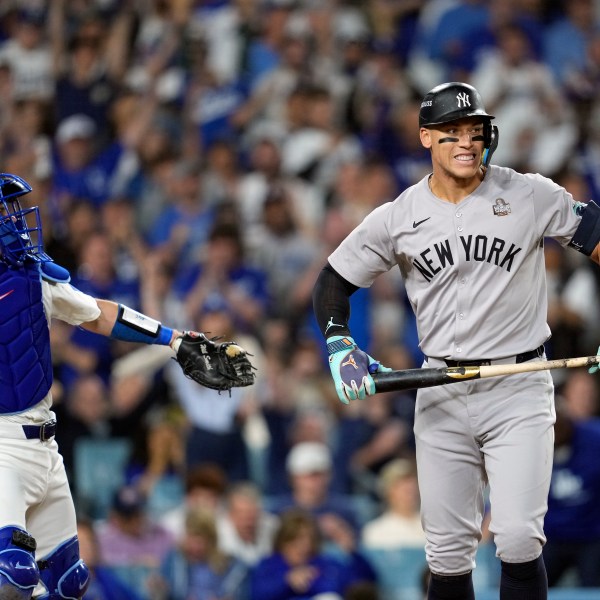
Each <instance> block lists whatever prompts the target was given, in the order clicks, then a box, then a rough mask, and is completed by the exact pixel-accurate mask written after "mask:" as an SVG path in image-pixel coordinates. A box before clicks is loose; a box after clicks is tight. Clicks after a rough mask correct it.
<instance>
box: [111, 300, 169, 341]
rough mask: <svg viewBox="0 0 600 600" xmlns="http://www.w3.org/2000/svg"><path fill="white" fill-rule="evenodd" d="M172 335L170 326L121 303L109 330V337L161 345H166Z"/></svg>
mask: <svg viewBox="0 0 600 600" xmlns="http://www.w3.org/2000/svg"><path fill="white" fill-rule="evenodd" d="M172 336H173V330H172V329H171V328H169V327H165V326H164V325H163V324H162V323H160V322H159V321H156V320H155V319H151V318H150V317H147V316H146V315H143V314H142V313H139V312H137V311H135V310H133V309H131V308H129V307H127V306H124V305H122V304H119V312H118V313H117V320H116V321H115V324H114V326H113V328H112V331H111V332H110V337H111V338H113V339H115V340H122V341H124V342H133V343H138V344H159V345H161V346H168V345H169V344H170V343H171V337H172Z"/></svg>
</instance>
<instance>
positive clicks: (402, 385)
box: [373, 367, 479, 393]
mask: <svg viewBox="0 0 600 600" xmlns="http://www.w3.org/2000/svg"><path fill="white" fill-rule="evenodd" d="M478 377H479V369H478V368H463V367H454V368H452V369H448V368H439V369H405V370H403V371H387V372H383V373H375V374H373V381H374V382H375V390H376V392H377V393H379V392H392V391H401V390H414V389H418V388H425V387H433V386H436V385H444V384H446V383H458V382H459V381H465V380H467V379H477V378H478Z"/></svg>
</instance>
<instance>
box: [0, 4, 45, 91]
mask: <svg viewBox="0 0 600 600" xmlns="http://www.w3.org/2000/svg"><path fill="white" fill-rule="evenodd" d="M44 8H45V7H40V6H38V7H33V6H29V7H27V6H21V7H20V8H19V9H17V12H16V19H15V21H14V29H13V30H12V32H11V37H9V39H8V40H6V41H5V42H3V43H2V44H1V45H0V63H2V64H5V65H7V66H8V67H9V69H10V72H11V75H12V78H13V97H14V98H16V99H25V98H37V99H39V100H43V101H47V100H50V99H51V98H52V95H53V93H54V65H53V55H52V49H51V46H50V43H49V39H48V35H47V32H46V15H45V10H44Z"/></svg>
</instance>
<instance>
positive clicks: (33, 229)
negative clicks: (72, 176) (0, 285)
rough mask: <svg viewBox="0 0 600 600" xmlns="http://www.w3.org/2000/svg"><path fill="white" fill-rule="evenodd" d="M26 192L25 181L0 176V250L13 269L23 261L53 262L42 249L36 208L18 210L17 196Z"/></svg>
mask: <svg viewBox="0 0 600 600" xmlns="http://www.w3.org/2000/svg"><path fill="white" fill-rule="evenodd" d="M29 192H31V186H30V185H29V184H28V183H27V182H26V181H25V180H24V179H21V178H20V177H18V176H17V175H11V174H10V173H0V250H1V252H2V259H3V260H4V261H5V262H7V263H9V264H10V265H12V266H19V265H20V264H22V263H23V262H24V261H25V260H26V259H29V260H31V261H34V262H46V261H51V260H52V259H51V258H50V257H49V256H48V255H47V254H46V253H45V252H44V249H43V245H42V243H43V240H42V224H41V220H40V212H39V209H38V207H37V206H34V207H32V208H22V207H21V203H20V201H19V197H20V196H24V195H25V194H29ZM32 236H33V237H32Z"/></svg>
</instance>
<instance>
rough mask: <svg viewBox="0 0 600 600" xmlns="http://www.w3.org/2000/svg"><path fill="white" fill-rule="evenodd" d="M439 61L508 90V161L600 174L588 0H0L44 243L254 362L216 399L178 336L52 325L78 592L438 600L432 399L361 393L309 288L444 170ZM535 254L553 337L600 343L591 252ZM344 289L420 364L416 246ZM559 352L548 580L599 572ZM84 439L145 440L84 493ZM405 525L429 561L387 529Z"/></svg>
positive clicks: (557, 346)
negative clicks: (350, 394) (326, 334)
mask: <svg viewBox="0 0 600 600" xmlns="http://www.w3.org/2000/svg"><path fill="white" fill-rule="evenodd" d="M449 80H460V81H467V82H470V83H472V84H473V85H475V86H476V87H477V88H478V89H479V91H480V92H481V94H482V96H483V99H484V101H485V105H486V109H487V111H488V112H490V113H491V114H494V115H496V120H495V124H497V125H498V127H499V131H500V144H499V147H498V150H497V151H496V153H495V155H494V159H493V160H494V163H496V164H499V165H503V166H510V167H513V168H515V169H517V170H521V171H534V172H540V173H542V174H543V175H546V176H548V177H552V178H553V179H555V180H556V181H557V182H559V183H560V184H562V185H563V186H565V187H566V188H567V189H568V190H569V191H570V192H571V193H572V194H573V196H574V198H575V199H576V200H578V201H582V202H587V201H588V200H589V199H591V198H595V199H596V200H598V199H600V168H599V165H600V94H599V93H598V92H599V91H600V2H598V1H597V0H596V1H594V0H562V1H561V0H519V1H518V2H517V1H516V0H395V1H393V0H392V1H390V0H317V1H315V0H3V1H2V2H1V3H0V157H1V161H0V167H1V168H0V170H1V171H4V172H10V173H15V174H17V175H19V176H20V177H23V178H24V179H25V180H27V181H28V182H29V183H30V184H31V185H32V187H33V192H32V193H31V194H29V195H28V196H27V200H28V201H30V202H31V203H32V204H34V205H38V206H39V207H40V210H41V212H42V218H43V224H44V235H45V240H44V242H45V247H46V250H47V252H48V253H49V254H50V255H51V256H52V257H53V258H54V260H55V261H56V262H57V263H58V264H60V265H62V266H64V267H66V268H68V269H69V271H70V273H71V278H72V283H73V284H74V285H75V286H76V287H78V288H80V289H81V290H83V291H85V292H88V293H90V294H92V295H94V296H97V297H103V298H109V299H111V300H114V301H117V302H122V303H124V304H126V305H128V306H130V307H132V308H135V309H137V310H140V311H142V312H144V313H145V314H148V315H151V316H152V317H154V318H156V319H158V320H162V321H165V322H168V323H169V324H172V326H174V327H177V328H178V329H196V330H200V331H204V332H209V334H210V335H222V336H224V337H225V338H229V339H235V340H236V341H237V342H238V343H240V344H241V345H242V346H244V347H245V348H246V349H247V350H248V351H249V352H250V353H251V354H252V361H253V363H254V364H255V366H256V367H257V380H256V384H255V385H254V386H252V387H249V388H244V389H234V390H233V391H232V393H231V394H230V395H229V394H226V393H225V394H219V393H217V392H215V391H213V390H207V389H204V388H201V387H199V386H197V385H196V384H194V383H193V382H191V381H190V380H188V379H186V378H185V377H184V376H183V375H182V374H181V372H180V371H179V369H178V367H177V365H176V364H175V363H174V362H173V361H171V360H170V356H171V354H170V353H169V350H168V349H166V348H161V347H154V346H151V347H144V348H133V349H132V348H131V346H130V345H127V344H123V343H120V342H118V341H114V340H109V339H106V338H102V337H100V336H95V335H93V334H90V333H87V332H84V331H82V330H80V329H78V328H72V327H70V326H67V325H65V324H62V323H55V324H54V325H53V328H52V333H51V338H52V351H53V356H54V359H55V365H54V367H55V383H54V386H53V396H54V399H55V410H56V413H57V415H58V432H57V440H58V443H59V446H60V448H61V449H62V453H63V456H64V460H65V464H66V467H67V470H68V473H69V477H70V481H71V484H72V487H73V490H74V495H75V499H76V502H77V508H78V510H79V512H80V515H81V516H80V529H79V536H80V542H81V547H82V555H83V557H84V559H85V560H86V561H87V562H88V564H89V565H90V566H91V568H92V572H93V584H92V586H91V588H90V591H89V592H88V594H87V595H86V598H88V597H89V598H90V599H91V600H118V599H120V598H134V599H135V598H139V599H140V600H178V599H181V600H196V599H197V600H204V599H210V600H259V599H260V600H264V599H266V600H269V599H272V600H288V599H289V600H301V599H303V598H306V597H315V598H321V599H322V600H340V599H343V600H354V599H356V600H359V599H362V600H376V599H379V600H396V597H394V591H395V590H396V591H397V590H398V589H399V588H398V583H397V581H396V580H394V578H393V575H397V574H398V571H400V573H401V574H402V568H406V571H405V572H404V577H405V579H406V580H410V581H411V582H410V585H408V586H407V588H406V591H404V592H403V593H404V595H402V596H400V597H401V598H409V599H410V598H411V596H409V594H413V596H412V597H414V598H415V600H416V599H417V598H420V597H421V596H420V594H422V591H421V590H422V586H424V585H426V584H425V583H424V582H426V571H425V570H424V562H423V560H424V558H423V556H421V555H422V546H423V539H422V531H421V530H420V526H419V521H418V504H419V500H418V489H417V487H416V474H415V471H414V463H413V459H414V445H413V437H412V413H413V410H414V394H413V393H412V392H403V393H396V394H395V393H386V394H378V395H377V396H374V397H372V398H370V399H369V401H368V402H363V403H353V404H351V405H350V406H347V407H346V406H342V405H341V403H339V401H338V400H337V397H336V395H335V390H334V389H333V385H332V382H331V379H330V375H329V370H328V367H327V365H326V360H325V358H326V357H325V355H324V344H323V340H322V338H321V335H320V333H319V332H318V329H317V327H316V324H315V321H314V318H313V314H312V305H311V293H312V287H313V284H314V281H315V278H316V275H317V274H318V272H319V271H320V269H321V268H322V266H323V265H324V264H325V261H326V259H327V256H328V255H329V253H330V252H331V251H332V250H333V249H334V248H335V247H336V245H337V244H338V243H339V242H340V241H341V240H342V239H343V238H344V237H345V236H346V235H347V234H348V233H349V231H351V230H352V228H353V227H354V226H355V225H357V224H358V223H359V222H360V221H361V220H362V218H363V217H364V216H365V215H366V214H367V213H369V212H370V211H371V210H372V209H373V208H375V207H376V206H378V205H380V204H382V203H384V202H388V201H391V200H393V199H394V198H395V197H397V196H398V195H399V194H400V193H401V192H402V191H403V190H404V189H405V188H406V187H408V186H409V185H412V184H413V183H415V182H417V181H418V180H420V179H421V178H422V177H423V176H425V175H426V174H427V173H428V172H429V169H430V161H429V156H428V153H427V152H426V151H424V149H423V148H421V147H420V143H419V138H418V135H417V132H418V112H419V105H420V102H421V98H422V96H423V95H424V94H425V93H426V92H427V91H428V90H429V89H430V88H432V87H433V86H435V85H437V84H438V83H441V82H443V81H449ZM545 252H546V259H547V260H546V267H547V269H546V271H547V272H546V275H547V279H548V289H549V312H548V320H549V323H550V325H551V328H552V330H553V337H552V338H551V339H550V340H549V341H548V343H547V345H546V350H547V354H548V356H549V357H550V358H553V357H568V356H583V355H591V354H595V353H596V348H597V347H598V343H599V341H600V319H599V318H598V317H599V316H600V313H599V310H598V302H597V300H598V297H600V270H599V269H597V268H596V269H594V267H593V266H592V265H590V264H588V262H586V260H584V257H581V256H579V255H578V254H577V253H575V252H572V251H565V250H564V249H563V248H562V247H561V246H559V245H557V244H555V243H553V242H550V241H548V242H547V243H546V244H545ZM352 301H353V304H352V316H351V321H350V326H351V329H352V331H353V337H354V339H355V340H356V341H357V343H358V345H359V346H360V347H361V348H364V349H365V350H368V351H369V353H370V354H371V355H373V356H375V357H377V358H378V359H379V360H381V362H382V363H383V364H385V365H386V366H389V367H392V368H395V369H403V368H414V367H418V366H420V364H421V360H422V355H421V352H420V350H419V347H418V340H417V332H416V328H415V324H414V319H413V317H412V312H411V308H410V305H409V303H408V301H407V298H406V295H405V293H404V288H403V283H402V280H401V278H400V275H399V273H398V272H397V271H393V272H390V273H389V274H388V275H387V276H385V277H381V278H379V279H378V280H377V284H376V285H375V286H373V288H371V289H369V290H359V291H358V292H357V293H356V294H354V296H353V297H352ZM553 375H554V377H555V383H556V386H557V392H558V394H557V407H558V414H559V421H558V424H557V432H559V433H560V435H557V441H556V444H557V454H556V461H555V477H554V478H553V482H552V489H551V496H550V512H549V515H548V526H547V530H548V539H549V543H548V545H547V547H546V552H545V556H546V558H547V562H548V565H549V567H548V570H549V577H550V580H551V581H550V583H551V585H555V584H559V583H560V581H561V577H563V576H564V575H565V572H567V571H568V573H567V575H569V574H570V575H569V576H570V577H571V580H570V581H571V582H573V583H574V584H575V585H581V586H592V587H594V586H595V587H600V580H599V577H598V573H599V572H600V571H599V570H598V568H597V565H598V564H600V471H599V470H598V468H597V467H594V466H593V465H594V464H596V465H597V460H595V459H594V460H590V459H589V457H590V456H594V457H597V456H598V447H599V446H600V426H599V424H598V423H599V422H600V421H599V418H600V400H599V390H598V383H597V381H596V380H594V379H593V378H592V376H591V375H588V374H587V373H579V372H577V373H576V372H572V373H568V372H563V371H557V372H553ZM90 439H91V440H95V441H98V442H105V443H106V444H107V445H110V443H111V442H113V441H116V440H120V441H122V442H125V443H126V448H127V453H126V454H125V457H124V460H123V461H122V464H120V463H119V464H117V462H118V461H117V462H115V464H110V465H104V468H105V473H104V479H103V480H102V481H103V483H102V484H101V485H102V490H100V489H97V490H96V491H97V492H98V493H97V494H93V493H92V494H91V495H89V494H88V495H84V494H83V493H82V492H81V489H80V488H79V483H78V477H77V473H78V472H79V471H80V470H81V469H79V471H78V466H79V467H80V465H78V461H81V460H82V458H81V448H82V447H83V442H85V441H86V440H90ZM98 461H99V462H101V461H102V456H101V455H99V456H98ZM93 468H100V467H98V466H97V465H96V466H95V467H94V466H90V469H93ZM107 469H108V471H109V472H108V474H107V473H106V470H107ZM91 472H92V471H90V473H91ZM111 483H112V485H113V487H110V484H111ZM109 488H110V489H109ZM100 491H102V492H105V493H106V492H107V491H110V496H109V497H110V504H109V505H104V504H102V505H101V504H100V503H99V499H100V497H101V496H105V495H106V494H100ZM113 492H114V493H113ZM488 541H489V543H490V544H491V543H492V542H493V541H492V540H488ZM401 547H407V548H413V549H414V548H417V549H419V552H421V554H420V555H419V562H416V563H412V566H410V567H401V566H399V565H398V563H386V562H385V561H386V560H391V559H390V557H389V554H388V555H386V558H381V557H382V556H383V554H381V553H379V554H378V552H384V553H385V551H386V550H392V551H397V550H398V549H399V548H401ZM395 556H396V558H397V557H399V556H400V553H398V552H396V555H395ZM386 565H387V567H386ZM590 565H591V566H590ZM567 567H568V569H567ZM482 568H483V567H482ZM386 569H387V570H386ZM569 569H570V570H569ZM415 573H416V577H415ZM493 575H494V572H493V568H492V567H490V577H489V579H490V580H493ZM388 583H389V585H388ZM386 586H387V587H386Z"/></svg>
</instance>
